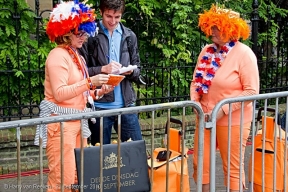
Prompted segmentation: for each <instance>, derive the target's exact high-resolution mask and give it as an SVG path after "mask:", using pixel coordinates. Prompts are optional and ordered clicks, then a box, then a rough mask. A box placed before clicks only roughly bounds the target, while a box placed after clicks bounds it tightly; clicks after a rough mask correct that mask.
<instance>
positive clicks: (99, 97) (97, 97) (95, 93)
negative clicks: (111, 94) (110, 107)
mask: <svg viewBox="0 0 288 192" xmlns="http://www.w3.org/2000/svg"><path fill="white" fill-rule="evenodd" d="M94 95H95V98H96V100H98V99H101V98H102V97H103V95H101V96H99V95H98V90H97V89H95V91H94Z"/></svg>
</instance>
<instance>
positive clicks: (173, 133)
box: [163, 117, 185, 153]
mask: <svg viewBox="0 0 288 192" xmlns="http://www.w3.org/2000/svg"><path fill="white" fill-rule="evenodd" d="M170 123H175V124H179V125H180V126H181V128H182V125H183V123H182V121H181V120H179V119H176V118H172V117H170ZM168 130H169V131H170V147H169V148H170V149H172V150H174V151H177V152H179V153H181V140H182V139H181V138H182V134H183V133H182V130H178V129H175V128H170V127H168V122H167V123H166V127H165V136H164V139H163V144H164V145H165V148H167V149H168V146H167V143H168V142H167V139H168V138H167V135H168V134H167V133H168ZM184 139H185V134H184Z"/></svg>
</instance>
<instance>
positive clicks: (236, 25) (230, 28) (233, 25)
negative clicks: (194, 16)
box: [198, 4, 250, 42]
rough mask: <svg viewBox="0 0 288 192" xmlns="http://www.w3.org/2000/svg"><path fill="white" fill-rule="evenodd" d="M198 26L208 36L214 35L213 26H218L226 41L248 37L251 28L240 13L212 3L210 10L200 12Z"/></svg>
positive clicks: (222, 37)
mask: <svg viewBox="0 0 288 192" xmlns="http://www.w3.org/2000/svg"><path fill="white" fill-rule="evenodd" d="M199 15H200V16H199V24H198V26H199V27H200V28H201V30H202V31H203V32H204V33H205V35H206V36H207V37H209V36H211V35H212V30H211V27H213V26H216V27H217V28H218V29H219V31H220V35H221V39H222V40H223V41H224V42H227V41H229V40H239V39H240V38H242V39H244V40H245V39H247V38H248V37H249V35H250V28H249V26H248V24H247V23H246V21H245V20H243V19H241V18H240V14H239V13H237V12H235V11H232V10H228V9H224V8H220V7H219V6H217V5H214V4H213V5H212V7H211V8H210V10H209V11H204V13H203V14H199Z"/></svg>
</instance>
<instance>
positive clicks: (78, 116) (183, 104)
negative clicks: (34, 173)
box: [0, 101, 204, 192]
mask: <svg viewBox="0 0 288 192" xmlns="http://www.w3.org/2000/svg"><path fill="white" fill-rule="evenodd" d="M188 107H192V108H194V109H195V110H196V111H197V113H198V115H199V129H200V131H199V138H200V139H199V142H198V145H199V146H200V147H201V146H203V138H204V134H203V133H204V113H203V111H202V109H201V107H200V106H199V105H198V104H197V103H195V102H192V101H181V102H173V103H163V104H154V105H147V106H138V107H129V108H121V109H113V110H104V111H95V112H87V113H79V114H71V115H63V116H51V117H47V118H35V119H29V120H19V121H11V122H3V123H0V130H2V129H10V128H15V127H16V128H17V133H16V134H17V173H18V176H17V186H21V161H20V153H21V151H20V144H21V140H20V135H21V129H20V128H22V127H27V126H35V125H39V124H49V123H57V122H59V123H60V131H61V142H60V143H61V148H63V144H64V139H63V137H62V135H63V122H65V121H70V120H81V136H82V138H83V129H82V128H83V119H90V118H92V117H96V118H97V117H99V118H100V134H103V117H106V116H118V130H119V132H120V128H119V127H120V126H119V125H120V124H121V118H120V117H121V115H123V114H131V113H142V112H151V113H152V118H151V141H152V142H151V155H152V156H151V158H153V150H154V148H155V146H154V128H155V122H154V120H155V112H156V111H157V110H167V125H168V126H170V115H171V114H170V112H171V109H174V108H182V109H183V112H182V122H183V124H182V128H181V131H182V132H183V133H184V132H185V126H186V125H185V121H186V120H185V115H186V112H185V111H186V109H187V108H188ZM40 135H41V134H40ZM167 135H168V137H169V131H168V133H167ZM184 135H185V134H182V142H181V145H182V149H184V143H185V140H184ZM102 142H103V139H102V138H101V143H102ZM118 143H120V138H119V137H118ZM167 145H168V146H170V145H169V140H168V144H167ZM102 146H103V145H100V157H99V158H100V159H102V158H103V147H102ZM83 149H84V146H83V141H82V142H81V170H83V166H84V165H83V162H84V155H83V151H84V150H83ZM42 150H43V149H42V138H40V146H39V165H40V174H39V186H45V185H46V183H43V182H44V181H43V153H42V152H43V151H42ZM167 150H168V151H169V149H167ZM183 153H184V150H182V157H183ZM118 154H120V145H118ZM198 155H199V157H198V172H197V176H198V177H197V178H198V179H197V183H198V185H197V192H201V191H202V187H201V185H202V177H201V176H202V164H203V150H199V154H198ZM64 158H65V157H64V154H63V150H61V166H62V167H63V165H64ZM100 162H101V161H100ZM117 165H118V178H117V180H118V181H117V182H118V184H119V182H120V177H119V176H120V169H119V166H120V161H118V162H117ZM100 166H103V165H101V163H100ZM168 169H169V167H168ZM99 171H100V178H101V177H103V169H102V167H100V170H99ZM168 171H169V170H168ZM61 173H62V174H61V183H62V184H61V192H63V191H64V184H63V181H64V179H63V173H64V172H63V169H62V168H61ZM83 175H84V171H81V177H80V178H78V180H79V182H80V186H83V185H82V184H83ZM152 175H153V171H152ZM166 175H167V173H166ZM152 178H153V176H152ZM182 178H183V163H182V168H181V184H182ZM100 180H101V182H100V185H101V186H102V185H103V179H100ZM150 182H151V185H152V184H153V180H152V179H151V178H150ZM168 182H169V180H168V178H167V177H166V192H168V191H169V189H168V187H167V186H168ZM163 187H164V186H163ZM43 190H44V189H43V188H40V189H39V191H41V192H43ZM17 191H18V192H21V187H18V188H17ZM99 191H100V192H102V191H103V188H102V187H101V188H100V190H99ZM117 191H120V186H118V188H117ZM182 191H183V189H182V187H181V192H182Z"/></svg>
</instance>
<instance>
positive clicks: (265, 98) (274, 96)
mask: <svg viewBox="0 0 288 192" xmlns="http://www.w3.org/2000/svg"><path fill="white" fill-rule="evenodd" d="M279 99H285V101H286V106H285V111H286V109H287V107H288V103H287V99H288V91H285V92H275V93H268V94H259V95H254V96H245V97H237V98H228V99H224V100H222V101H220V102H219V103H218V104H217V105H216V106H215V107H214V109H213V111H212V114H211V116H210V118H209V120H208V121H207V122H205V128H206V129H210V130H211V138H210V142H211V143H210V144H211V145H210V146H211V148H210V152H211V154H210V173H211V174H210V191H216V186H215V175H216V173H215V172H216V169H215V162H216V152H215V148H216V117H217V113H218V111H219V110H222V109H221V107H222V106H223V105H225V104H228V105H229V118H228V133H227V135H228V136H229V139H228V143H227V147H228V151H229V154H228V159H227V162H228V170H229V165H230V162H231V161H230V152H231V150H233V149H231V148H230V139H231V138H230V136H231V118H232V114H231V112H232V104H233V103H238V104H240V105H241V109H240V110H241V118H240V119H239V122H240V130H239V132H240V140H241V139H242V136H243V115H244V110H243V107H244V106H245V105H246V104H247V102H252V104H253V106H254V107H253V122H252V125H251V134H250V135H251V139H252V146H251V157H250V158H251V159H250V160H251V161H250V163H249V167H250V170H245V171H247V172H249V174H250V176H249V180H250V181H249V189H250V191H255V190H253V186H254V185H255V183H254V170H256V169H255V163H254V157H255V153H256V152H257V153H259V152H258V151H257V150H256V152H255V150H254V147H255V140H254V137H255V136H256V134H257V131H258V130H257V129H256V128H258V127H259V124H258V123H259V121H258V120H259V118H258V120H257V122H256V117H255V116H256V115H255V114H256V113H257V109H256V102H259V101H260V103H263V105H264V106H263V112H260V113H261V114H260V115H262V116H263V119H264V122H262V125H263V127H262V130H263V132H262V135H264V136H265V137H266V135H265V134H266V131H264V130H267V128H268V127H266V118H267V117H268V112H269V109H268V102H269V103H273V106H275V107H274V108H275V124H274V133H273V134H274V137H273V139H271V140H269V141H267V142H270V144H271V146H272V147H274V150H273V152H270V154H268V155H273V163H272V164H273V165H271V164H268V163H265V159H266V155H267V150H266V148H265V143H266V142H265V137H263V139H262V147H263V149H265V150H262V151H261V153H262V158H261V159H260V160H259V161H261V162H259V163H261V171H262V176H261V180H262V181H261V183H258V185H260V186H261V191H267V190H268V189H267V188H266V187H265V186H268V185H270V184H271V183H267V180H265V178H267V177H268V176H267V175H266V174H267V172H265V170H266V169H267V170H268V168H270V169H272V170H273V173H272V174H273V176H271V175H270V177H273V181H271V182H273V188H271V187H270V188H269V190H271V191H287V190H288V189H287V186H286V184H285V183H286V181H287V170H288V167H287V150H286V149H287V148H286V149H285V148H284V159H283V161H282V163H283V162H284V163H283V164H284V165H281V168H280V169H281V170H282V171H283V172H284V175H283V173H282V175H281V174H279V172H277V171H276V166H278V165H277V163H278V162H279V159H277V158H278V156H277V155H279V152H278V154H277V149H276V148H277V144H276V142H278V141H279V135H278V130H280V128H279V125H277V122H278V118H279V116H278V113H279ZM257 124H258V126H257ZM287 125H288V123H287V118H286V130H288V129H287ZM263 128H265V129H263ZM282 136H283V135H282ZM280 138H281V131H280ZM286 138H287V131H286V132H285V136H284V140H285V141H284V140H283V141H282V142H285V146H286V147H287V139H286ZM266 140H267V139H266ZM280 141H281V139H280ZM239 145H240V159H241V158H244V157H243V156H242V154H241V150H242V145H243V143H242V140H241V142H240V143H239ZM266 145H267V144H266ZM282 155H283V154H282ZM251 162H252V163H251ZM271 166H273V167H272V168H271ZM242 171H243V170H242V166H240V170H239V173H240V174H239V178H240V182H239V189H240V191H243V190H244V189H243V185H242V184H241V183H242V182H243V180H242V179H243V178H242V176H241V173H242ZM229 176H230V171H228V176H227V191H229V190H228V189H229V185H230V180H229ZM283 177H284V178H283ZM280 179H282V180H283V181H284V183H283V189H280V190H279V189H277V187H279V186H278V184H277V186H276V182H277V181H279V180H280ZM247 180H248V178H246V183H247Z"/></svg>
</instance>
